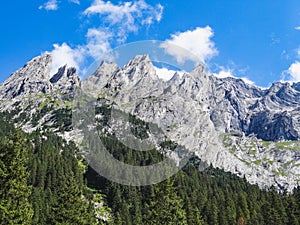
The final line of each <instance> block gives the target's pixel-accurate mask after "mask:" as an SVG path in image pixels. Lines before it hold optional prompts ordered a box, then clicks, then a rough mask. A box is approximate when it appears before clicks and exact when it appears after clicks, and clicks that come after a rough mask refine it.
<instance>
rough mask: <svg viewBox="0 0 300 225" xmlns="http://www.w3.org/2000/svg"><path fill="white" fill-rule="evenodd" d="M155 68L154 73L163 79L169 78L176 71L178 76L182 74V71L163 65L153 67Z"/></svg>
mask: <svg viewBox="0 0 300 225" xmlns="http://www.w3.org/2000/svg"><path fill="white" fill-rule="evenodd" d="M155 70H156V75H157V76H158V77H159V78H160V79H162V80H165V81H168V80H170V79H171V78H172V77H173V76H174V75H175V73H178V74H179V75H180V76H182V75H183V74H184V71H176V70H170V69H168V68H164V67H163V68H158V67H155Z"/></svg>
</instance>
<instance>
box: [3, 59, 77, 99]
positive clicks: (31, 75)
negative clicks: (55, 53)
mask: <svg viewBox="0 0 300 225" xmlns="http://www.w3.org/2000/svg"><path fill="white" fill-rule="evenodd" d="M51 62H52V55H51V54H44V55H42V56H38V57H35V58H33V59H32V60H30V61H29V62H27V63H26V64H25V65H24V66H23V67H22V68H20V69H19V70H17V71H16V72H15V73H13V74H12V75H11V76H10V77H9V78H8V79H7V80H5V81H4V82H3V83H2V84H1V85H0V98H2V99H12V98H22V97H24V96H29V95H34V94H35V93H44V94H51V93H52V92H53V90H56V89H58V90H60V91H62V92H63V93H65V94H67V93H69V92H70V90H72V89H73V88H74V86H77V85H79V77H78V75H77V74H76V69H75V68H72V67H71V68H68V67H67V65H65V66H63V67H61V68H59V69H58V72H57V73H56V74H55V75H54V76H52V77H51V76H50V68H51Z"/></svg>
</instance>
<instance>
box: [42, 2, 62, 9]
mask: <svg viewBox="0 0 300 225" xmlns="http://www.w3.org/2000/svg"><path fill="white" fill-rule="evenodd" d="M39 9H46V10H57V9H58V4H57V0H49V1H48V2H46V3H44V4H43V5H41V6H39Z"/></svg>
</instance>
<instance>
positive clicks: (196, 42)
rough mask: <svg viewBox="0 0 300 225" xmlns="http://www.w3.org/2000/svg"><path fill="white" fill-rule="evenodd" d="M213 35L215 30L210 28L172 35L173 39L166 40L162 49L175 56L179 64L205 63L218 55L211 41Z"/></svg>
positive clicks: (199, 28)
mask: <svg viewBox="0 0 300 225" xmlns="http://www.w3.org/2000/svg"><path fill="white" fill-rule="evenodd" d="M213 35H214V33H213V30H212V29H211V28H210V27H209V26H206V27H204V28H202V27H197V28H196V29H195V30H187V31H185V32H181V33H176V34H172V35H171V39H168V40H166V41H165V42H164V43H163V44H162V46H161V47H162V48H164V49H165V50H166V52H167V53H168V54H170V55H172V56H174V57H175V58H176V60H177V61H178V63H184V62H185V61H187V60H192V61H195V62H196V63H197V62H199V61H200V62H205V61H207V60H208V59H210V58H212V57H213V56H215V55H217V54H218V51H217V49H216V48H215V44H214V42H213V41H212V40H211V38H212V37H213ZM175 46H178V47H175ZM181 48H183V49H181ZM186 50H187V51H186Z"/></svg>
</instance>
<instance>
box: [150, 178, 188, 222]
mask: <svg viewBox="0 0 300 225" xmlns="http://www.w3.org/2000/svg"><path fill="white" fill-rule="evenodd" d="M154 194H155V196H154V199H152V203H151V205H150V210H151V214H150V218H148V219H147V222H148V223H149V224H166V225H173V224H174V225H175V224H182V225H184V224H187V220H186V212H185V210H184V209H183V202H182V199H180V198H179V196H178V194H177V190H176V188H175V187H174V182H173V181H172V179H170V178H168V179H167V180H166V181H164V182H163V183H161V185H157V186H156V188H155V191H154Z"/></svg>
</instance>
